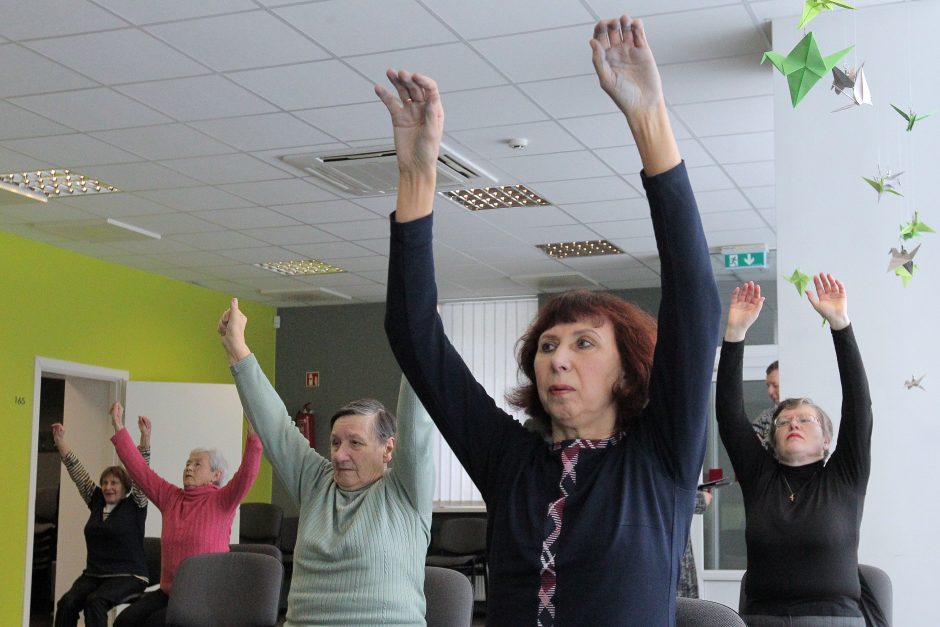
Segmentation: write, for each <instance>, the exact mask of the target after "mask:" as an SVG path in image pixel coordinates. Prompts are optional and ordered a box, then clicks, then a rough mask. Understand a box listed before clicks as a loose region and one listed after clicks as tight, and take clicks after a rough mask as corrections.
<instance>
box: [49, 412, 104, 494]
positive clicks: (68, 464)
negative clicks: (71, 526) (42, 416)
mask: <svg viewBox="0 0 940 627" xmlns="http://www.w3.org/2000/svg"><path fill="white" fill-rule="evenodd" d="M52 441H53V442H54V443H55V447H56V449H57V450H58V451H59V457H60V458H61V459H62V463H63V464H65V469H66V470H67V471H68V473H69V477H71V478H72V481H73V482H74V483H75V487H76V488H78V493H79V494H80V495H81V497H82V500H84V501H85V504H86V505H91V497H92V495H93V494H94V493H95V487H97V486H95V482H94V481H93V480H92V478H91V477H90V476H89V475H88V471H87V470H85V467H84V466H83V465H82V462H80V461H79V459H78V456H77V455H75V453H74V452H72V447H70V446H69V445H68V443H67V442H66V441H65V427H63V426H62V424H61V423H58V422H57V423H55V424H54V425H52Z"/></svg>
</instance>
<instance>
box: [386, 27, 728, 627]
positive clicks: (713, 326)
mask: <svg viewBox="0 0 940 627" xmlns="http://www.w3.org/2000/svg"><path fill="white" fill-rule="evenodd" d="M591 48H592V50H593V61H594V67H595V69H596V71H597V74H598V77H599V79H600V83H601V87H602V88H603V89H604V91H605V92H607V94H608V95H609V96H610V97H611V98H612V99H613V101H614V103H615V104H616V105H617V106H618V107H619V108H620V110H621V111H622V112H623V113H624V115H625V117H626V121H627V123H628V124H629V126H630V129H631V131H632V132H633V137H634V139H635V140H636V145H637V148H638V150H639V152H640V157H641V158H642V161H643V170H644V172H643V183H644V186H645V188H646V193H647V197H648V199H649V203H650V210H651V215H652V220H653V228H654V230H655V233H656V239H657V244H658V246H659V253H660V261H661V267H662V302H661V305H660V309H659V325H658V330H657V325H656V323H655V322H654V321H653V319H652V318H651V317H650V316H648V315H647V314H645V313H643V312H642V311H641V310H640V309H639V308H637V307H635V306H633V305H630V304H628V303H626V302H624V301H622V300H620V299H618V298H616V297H614V296H611V295H608V294H601V293H593V292H575V293H569V294H564V295H561V296H558V297H556V298H553V299H552V300H550V301H549V302H548V303H546V304H545V305H544V306H543V307H542V308H541V310H540V311H539V314H538V317H537V319H536V320H535V322H534V323H533V324H532V326H531V327H530V328H529V330H528V332H527V333H526V334H525V336H524V337H523V340H522V346H521V349H520V351H519V366H520V368H521V369H522V371H523V372H524V373H525V375H526V377H527V378H528V380H529V382H530V383H529V384H528V385H526V386H523V387H522V388H521V389H519V390H517V391H516V393H515V395H514V399H513V400H514V401H515V402H517V403H518V404H519V405H521V406H523V407H524V408H525V409H526V411H527V413H528V414H529V415H531V416H532V417H533V418H535V420H537V421H539V422H540V426H541V427H542V430H545V431H547V432H549V433H551V435H552V441H553V443H552V444H550V445H546V444H545V442H544V440H543V439H542V438H541V437H540V436H539V435H537V434H534V433H531V432H529V431H527V430H526V429H525V428H523V426H522V425H520V424H519V423H518V422H517V421H515V420H514V419H513V418H512V417H511V416H509V415H507V414H506V413H505V412H503V411H502V410H500V409H499V408H498V407H497V406H496V403H495V402H494V401H493V399H492V398H490V397H489V396H488V395H487V394H486V392H485V391H484V390H483V388H482V387H481V386H480V385H479V384H478V383H477V382H476V381H475V380H474V379H473V376H472V374H471V373H470V372H469V370H468V369H467V367H466V366H465V364H464V363H463V361H462V360H461V358H460V356H459V355H458V354H457V353H456V351H455V350H454V348H453V347H452V346H451V344H450V343H449V342H448V340H447V338H446V337H445V335H444V331H443V328H442V325H441V322H440V319H439V318H438V316H437V313H436V305H437V288H436V285H435V282H434V267H433V254H432V236H431V209H432V205H433V202H434V191H435V171H436V170H435V163H436V159H437V154H438V150H439V146H440V140H441V136H442V133H443V118H444V111H443V107H442V105H441V98H440V94H439V93H438V90H437V86H436V84H435V83H434V81H432V80H431V79H430V78H428V77H425V76H421V75H418V74H411V73H409V72H407V71H404V70H402V71H398V72H395V71H391V70H390V71H389V72H388V79H389V81H391V83H392V85H393V86H394V87H395V89H396V91H397V97H396V96H394V95H393V94H392V93H390V92H389V91H387V90H385V89H384V88H382V87H378V86H377V87H376V92H377V93H378V95H379V97H380V98H381V100H382V101H383V102H384V103H385V105H386V106H387V107H388V110H389V113H390V114H391V118H392V124H393V127H394V136H395V146H396V150H397V154H398V163H399V170H400V173H401V184H400V187H399V193H398V201H397V206H396V211H395V213H394V214H393V217H392V227H391V228H392V236H391V248H390V254H389V279H388V297H387V311H386V321H385V324H386V332H387V333H388V336H389V341H390V343H391V345H392V349H393V351H394V353H395V356H396V358H397V360H398V363H399V364H400V365H401V368H402V370H403V371H404V373H405V375H406V376H407V377H408V380H409V381H410V382H411V383H412V385H413V387H414V389H415V391H416V392H417V394H418V396H419V398H420V399H421V401H422V403H423V404H424V406H425V407H426V408H427V409H428V411H429V413H430V414H431V417H432V418H433V419H434V421H435V422H436V423H437V426H438V428H439V429H440V431H441V433H442V434H443V435H444V437H445V439H446V440H447V442H448V443H449V444H450V446H451V448H452V449H453V450H454V452H455V453H456V455H457V457H458V459H459V460H460V462H461V463H462V464H463V466H464V467H465V468H466V469H467V472H468V473H469V474H470V477H471V478H472V479H473V481H474V483H475V484H476V485H477V487H478V488H479V489H480V491H481V493H482V494H483V498H484V499H485V501H486V505H487V512H488V515H489V531H488V546H487V557H488V564H489V569H490V570H489V572H490V584H491V585H490V586H489V593H490V594H489V598H488V599H487V613H486V615H487V624H489V625H526V624H528V625H532V624H539V625H543V626H547V625H554V624H565V625H618V626H624V625H643V626H648V625H672V624H674V622H675V596H676V585H677V582H678V573H679V559H680V558H681V556H682V553H683V550H684V549H685V545H686V539H687V537H688V533H689V523H690V520H691V517H692V508H693V504H694V501H695V493H696V486H697V480H698V477H699V472H700V470H701V465H702V458H703V455H704V450H705V425H706V404H707V401H708V392H709V384H710V380H711V371H712V364H713V363H714V354H715V346H716V344H717V339H718V337H717V336H718V333H717V330H718V321H719V318H720V305H719V300H718V293H717V290H716V288H715V281H714V277H713V275H712V272H711V263H710V261H709V257H708V247H707V245H706V243H705V238H704V235H703V233H702V227H701V222H700V220H699V215H698V211H697V210H696V206H695V200H694V198H693V196H692V191H691V188H690V186H689V181H688V177H687V175H686V171H685V167H684V165H683V164H682V162H681V159H680V156H679V151H678V148H677V145H676V142H675V139H674V137H673V134H672V131H671V129H670V125H669V118H668V115H667V113H666V106H665V103H664V100H663V94H662V86H661V82H660V78H659V72H658V70H657V68H656V63H655V61H654V60H653V56H652V53H651V52H650V48H649V46H648V44H647V41H646V36H645V34H644V31H643V25H642V24H641V22H640V21H639V20H631V19H630V18H629V17H627V16H623V17H621V18H618V19H613V20H605V21H601V22H598V24H597V25H596V27H595V29H594V36H593V38H592V39H591Z"/></svg>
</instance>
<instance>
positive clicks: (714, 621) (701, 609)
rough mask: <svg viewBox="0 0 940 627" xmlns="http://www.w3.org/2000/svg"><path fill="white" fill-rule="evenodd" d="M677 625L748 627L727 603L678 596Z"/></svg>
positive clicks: (692, 626) (682, 626) (687, 626)
mask: <svg viewBox="0 0 940 627" xmlns="http://www.w3.org/2000/svg"><path fill="white" fill-rule="evenodd" d="M676 627H747V626H746V624H745V622H744V620H743V619H742V618H741V617H740V616H738V613H737V612H735V611H734V610H733V609H731V608H730V607H728V606H727V605H722V604H721V603H715V602H714V601H705V600H704V599H687V598H685V597H678V598H676Z"/></svg>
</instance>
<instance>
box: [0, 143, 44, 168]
mask: <svg viewBox="0 0 940 627" xmlns="http://www.w3.org/2000/svg"><path fill="white" fill-rule="evenodd" d="M2 143H3V145H4V146H6V145H9V144H10V143H11V142H9V141H8V142H2ZM48 165H49V162H48V161H46V160H45V159H36V158H34V157H28V156H26V155H24V154H23V153H21V152H14V151H12V150H7V149H6V148H0V172H2V173H4V174H6V173H9V172H23V171H25V170H43V169H45V168H46V166H48Z"/></svg>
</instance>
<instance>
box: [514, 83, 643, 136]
mask: <svg viewBox="0 0 940 627" xmlns="http://www.w3.org/2000/svg"><path fill="white" fill-rule="evenodd" d="M520 87H521V88H522V90H523V91H524V92H525V93H527V94H528V95H529V97H530V98H532V100H534V101H535V102H537V103H538V104H539V106H541V107H542V108H544V109H545V110H546V111H548V113H549V114H551V115H552V116H554V117H556V118H573V117H578V116H583V115H595V114H598V113H616V112H618V111H619V110H618V109H617V106H616V105H615V104H614V101H613V100H611V99H610V96H608V95H607V94H605V93H604V91H603V90H602V89H601V88H600V86H599V85H598V84H597V76H595V75H594V74H589V75H585V76H575V77H572V78H558V79H553V80H548V81H538V82H534V83H526V84H524V85H520ZM620 115H621V116H622V115H623V114H620ZM623 126H624V128H625V129H626V120H624V122H623Z"/></svg>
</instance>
